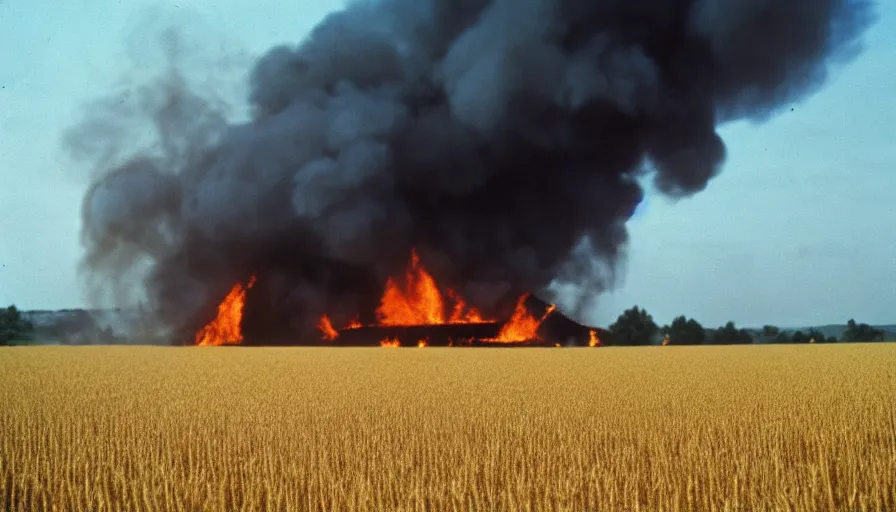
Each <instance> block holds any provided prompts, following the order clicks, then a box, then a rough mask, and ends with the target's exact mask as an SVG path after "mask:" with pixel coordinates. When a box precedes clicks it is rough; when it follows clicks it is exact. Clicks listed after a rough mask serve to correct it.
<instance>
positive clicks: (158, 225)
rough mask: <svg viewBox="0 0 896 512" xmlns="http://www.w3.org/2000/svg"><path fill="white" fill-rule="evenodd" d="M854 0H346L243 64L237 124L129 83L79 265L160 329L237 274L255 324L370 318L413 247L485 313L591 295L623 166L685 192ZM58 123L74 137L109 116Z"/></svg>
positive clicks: (817, 65) (624, 175) (854, 36)
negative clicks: (132, 134) (137, 115)
mask: <svg viewBox="0 0 896 512" xmlns="http://www.w3.org/2000/svg"><path fill="white" fill-rule="evenodd" d="M872 10H873V5H872V4H871V1H870V0H811V1H810V0H601V1H596V0H587V1H586V0H453V1H448V0H382V1H358V2H355V3H352V4H351V5H349V6H348V7H347V8H346V9H344V10H342V11H340V12H336V13H334V14H332V15H330V16H328V17H327V18H326V19H325V20H324V21H323V22H322V23H320V24H319V25H318V26H317V27H316V28H315V29H314V30H313V31H312V33H311V34H310V35H309V36H308V37H307V38H306V39H305V40H304V41H303V42H301V44H299V45H298V46H296V47H277V48H273V49H271V50H270V51H269V52H267V54H266V55H264V56H263V57H262V58H261V59H260V60H259V61H258V62H256V63H255V65H254V68H253V70H252V72H251V76H250V81H249V83H250V94H249V98H248V100H249V103H250V106H251V109H252V113H253V114H252V119H251V120H250V121H248V122H244V123H239V124H228V123H227V122H226V121H225V118H224V117H222V116H221V115H219V114H217V113H216V111H215V109H214V108H212V107H211V106H209V105H208V104H206V103H205V102H204V101H203V100H201V99H200V98H201V97H203V94H202V93H201V91H200V92H199V93H197V94H192V93H190V92H189V91H188V90H187V89H186V88H185V87H183V84H179V83H178V81H177V77H176V76H175V75H176V74H175V75H172V76H173V78H171V80H169V82H167V83H166V84H163V86H161V87H158V88H157V89H148V90H144V91H143V92H142V94H144V96H145V101H144V103H145V104H146V105H148V106H147V107H146V108H147V110H149V111H151V114H152V121H153V123H154V124H155V127H156V130H157V131H158V132H159V133H160V134H162V135H161V137H160V139H159V140H160V143H158V144H157V145H156V147H154V148H152V151H143V152H139V153H134V154H133V155H130V156H128V157H127V158H117V159H111V158H110V159H108V160H109V161H108V162H106V161H105V160H104V161H101V162H100V166H101V167H102V170H101V172H99V173H98V175H97V177H96V179H95V180H94V182H93V184H92V185H91V187H90V188H89V190H88V192H87V194H86V196H85V198H84V201H83V208H82V216H83V233H82V241H83V245H84V248H85V258H84V261H83V266H82V268H83V271H84V272H85V275H86V277H87V278H88V282H89V283H90V285H91V287H92V288H93V289H94V290H103V291H104V292H105V293H107V294H108V293H112V294H113V295H115V296H119V295H121V296H123V295H124V294H125V293H126V292H127V291H128V290H127V289H126V286H125V285H126V284H127V283H133V281H134V279H137V280H138V281H139V282H140V286H141V288H142V289H141V292H142V293H143V295H144V298H143V300H144V304H145V306H146V309H147V310H148V311H150V312H151V313H152V314H153V315H155V319H156V321H157V322H158V324H159V325H161V326H163V327H164V328H165V330H166V332H167V334H168V336H173V338H172V339H175V340H178V341H179V340H181V339H183V338H184V337H188V336H190V335H191V334H192V333H193V332H195V330H196V329H197V328H198V327H200V326H201V325H202V324H204V323H205V322H206V321H208V320H209V318H210V317H211V316H212V315H213V314H214V307H215V305H216V304H217V302H218V301H220V300H221V298H222V297H223V296H224V295H225V294H226V293H227V290H229V289H230V287H231V286H232V285H233V284H234V283H235V282H238V281H243V282H245V281H246V280H247V279H248V277H249V276H250V275H252V274H257V277H258V282H257V285H256V286H255V287H254V288H253V289H252V291H251V294H250V296H249V297H248V299H247V301H248V303H249V304H248V306H247V311H246V323H247V329H248V328H250V327H252V326H254V327H252V328H254V329H255V330H256V332H258V333H260V334H262V335H267V336H274V337H276V336H281V337H282V336H287V335H288V336H302V335H305V334H307V333H310V332H314V330H315V328H314V326H315V324H316V322H317V318H318V317H319V315H320V314H321V313H323V312H328V313H330V315H331V317H334V320H335V321H336V322H337V323H339V322H340V321H345V320H347V319H348V318H349V317H351V316H354V315H356V314H357V313H361V314H362V315H363V314H371V313H372V312H373V310H374V308H375V306H376V301H377V299H378V297H379V295H380V293H381V291H382V285H383V283H384V281H385V279H386V277H387V276H389V275H399V274H401V273H402V272H403V269H404V268H405V266H406V265H407V259H408V255H409V253H410V251H411V248H416V249H417V250H418V252H419V254H420V256H421V259H422V260H423V262H424V264H425V265H426V266H427V267H428V269H429V270H430V271H431V273H432V274H433V275H434V276H435V277H436V279H437V281H438V282H439V283H440V284H442V285H445V286H450V287H452V288H454V289H455V290H456V291H458V292H459V293H461V294H462V295H464V296H466V297H467V298H468V299H469V301H470V302H472V303H474V304H475V305H477V306H479V307H480V308H482V309H484V310H485V311H487V312H495V311H496V308H498V307H499V305H500V304H502V303H503V302H502V300H506V299H505V297H506V296H508V295H511V294H515V293H518V292H521V291H525V290H532V291H535V292H542V293H545V290H546V288H547V287H548V285H550V284H551V283H552V282H553V283H555V284H556V283H559V284H564V283H570V284H584V285H585V286H586V288H587V289H588V291H589V292H593V293H595V294H596V293H599V292H600V291H602V290H603V289H605V288H606V287H607V286H609V285H610V284H611V283H610V281H611V279H612V275H611V274H612V269H613V268H614V267H615V264H616V263H617V262H618V261H619V260H620V258H621V257H622V255H623V252H624V249H625V246H626V240H627V234H626V228H625V223H626V221H627V220H628V219H629V217H630V216H631V215H632V214H633V212H634V210H635V207H636V206H637V205H638V203H639V202H640V201H641V199H642V196H643V192H642V189H641V188H640V186H639V185H638V183H637V181H636V178H637V177H638V176H641V175H649V176H651V177H652V179H653V180H654V182H655V183H656V185H657V187H658V188H659V189H660V190H661V191H662V192H664V193H666V194H669V195H672V196H676V197H681V196H687V195H689V194H693V193H695V192H698V191H700V190H702V189H703V188H704V187H705V186H706V184H707V183H708V181H709V180H710V179H711V178H713V177H714V176H715V175H716V174H717V173H718V172H719V170H720V167H721V165H722V163H723V161H724V158H725V147H724V144H723V143H722V140H721V139H720V137H719V136H718V134H717V133H716V127H717V125H719V124H720V123H724V122H726V121H732V120H736V119H743V118H747V119H753V120H759V121H761V120H763V119H766V118H767V117H769V116H771V115H773V114H774V113H775V112H776V111H777V110H778V109H781V108H783V107H784V106H786V105H788V104H789V103H791V102H794V101H797V100H800V99H803V98H805V97H807V96H808V95H810V94H812V93H813V92H815V91H817V90H818V89H819V88H820V87H821V86H822V84H823V82H824V80H825V78H826V76H827V74H828V72H829V69H830V67H831V65H832V64H835V63H842V62H845V61H848V60H849V59H851V58H852V57H854V56H855V55H856V54H857V53H858V50H859V47H860V44H861V34H862V32H863V31H864V29H865V28H866V27H867V26H868V25H869V24H870V23H871V22H872V21H873V18H874V14H873V12H872ZM75 132H77V133H76V137H74V138H73V139H72V140H74V139H77V140H80V141H81V143H82V144H81V146H82V147H80V148H79V149H80V151H82V152H85V151H88V150H89V148H86V149H85V148H84V147H83V141H85V140H98V139H102V137H104V136H107V135H108V134H106V133H103V132H102V130H98V129H97V127H96V125H95V124H94V125H91V123H86V124H83V125H80V126H79V127H77V128H76V129H75ZM594 262H597V263H598V264H599V265H595V263H594ZM600 269H610V272H609V273H608V272H605V271H601V270H600Z"/></svg>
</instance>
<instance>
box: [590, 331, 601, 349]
mask: <svg viewBox="0 0 896 512" xmlns="http://www.w3.org/2000/svg"><path fill="white" fill-rule="evenodd" d="M588 346H589V347H599V346H601V342H600V338H598V337H597V331H595V330H594V329H591V330H590V331H588Z"/></svg>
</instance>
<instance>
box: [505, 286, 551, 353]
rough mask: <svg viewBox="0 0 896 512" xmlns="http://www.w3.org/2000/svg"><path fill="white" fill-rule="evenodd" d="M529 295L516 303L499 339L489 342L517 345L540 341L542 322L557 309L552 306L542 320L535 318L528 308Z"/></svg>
mask: <svg viewBox="0 0 896 512" xmlns="http://www.w3.org/2000/svg"><path fill="white" fill-rule="evenodd" d="M528 298H529V294H528V293H527V294H525V295H523V296H522V297H520V299H519V300H518V301H517V303H516V307H515V308H514V310H513V316H511V317H510V320H508V321H507V323H506V324H504V327H502V328H501V331H500V332H498V337H497V338H493V339H490V340H488V341H497V342H499V343H517V342H521V341H533V340H537V339H540V338H539V336H538V327H539V326H540V325H541V323H542V322H544V320H545V319H546V318H547V317H548V316H549V315H550V314H551V313H553V312H554V310H555V309H557V306H556V305H555V304H551V305H550V306H548V308H547V309H546V310H545V312H544V314H543V315H542V316H541V318H535V317H534V316H532V314H531V313H529V310H528V308H526V299H528Z"/></svg>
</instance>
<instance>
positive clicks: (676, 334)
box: [608, 306, 885, 346]
mask: <svg viewBox="0 0 896 512" xmlns="http://www.w3.org/2000/svg"><path fill="white" fill-rule="evenodd" d="M610 333H611V334H612V339H611V340H609V342H608V344H610V345H621V346H627V345H653V344H663V345H738V344H750V343H837V342H872V341H883V340H884V335H885V333H884V331H882V330H880V329H875V328H874V327H872V326H870V325H868V324H860V323H856V321H855V320H852V319H850V320H849V321H848V322H847V324H846V329H845V330H844V331H843V334H842V335H841V336H840V337H839V338H838V337H836V336H825V335H824V333H822V332H821V331H819V330H817V329H814V328H813V329H808V330H806V331H802V330H796V331H786V330H783V329H780V328H779V327H776V326H774V325H766V326H764V327H763V328H762V329H739V328H738V327H737V326H736V325H735V323H734V322H728V323H727V324H725V325H723V326H720V327H717V328H707V327H704V326H703V325H701V324H700V322H698V321H697V320H695V319H693V318H687V317H685V316H684V315H682V316H679V317H677V318H675V319H674V320H672V323H671V324H668V325H663V326H659V325H657V324H656V322H654V320H653V317H652V316H651V315H650V314H649V313H648V312H647V311H646V310H645V309H642V308H639V307H638V306H634V307H633V308H631V309H628V310H626V311H625V312H623V313H622V314H621V315H619V318H617V319H616V321H615V322H614V323H613V324H612V325H611V326H610Z"/></svg>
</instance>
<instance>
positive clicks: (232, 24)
mask: <svg viewBox="0 0 896 512" xmlns="http://www.w3.org/2000/svg"><path fill="white" fill-rule="evenodd" d="M75 5H77V6H76V7H75ZM340 5H341V2H336V1H317V2H312V1H307V2H291V3H287V2H277V1H274V0H263V1H255V2H251V3H249V2H235V1H232V0H229V1H221V2H215V1H212V0H181V1H177V2H170V1H169V2H164V1H159V2H151V3H144V4H138V3H136V2H133V3H132V2H124V3H122V2H110V1H99V0H81V1H80V2H77V3H76V4H71V5H70V4H66V3H59V2H50V1H48V0H0V234H2V237H0V304H4V305H5V304H9V303H15V304H17V305H19V306H20V307H23V308H28V309H32V308H62V307H78V306H82V305H84V298H83V294H82V291H81V288H80V286H79V281H78V277H77V262H78V259H79V257H80V254H81V250H80V245H79V240H78V231H79V226H80V218H79V215H80V200H81V196H82V194H83V193H84V189H85V187H86V185H87V182H88V171H87V170H85V169H83V168H80V167H78V166H75V165H74V164H72V163H71V162H70V161H69V160H68V159H67V158H66V157H65V156H64V154H63V153H62V151H61V145H60V139H61V135H62V132H63V130H64V129H65V128H66V127H68V126H70V125H71V124H73V123H74V122H75V121H77V119H78V117H79V113H80V112H81V109H82V108H83V106H84V105H85V103H86V102H87V101H88V100H90V99H92V98H95V97H96V96H98V95H101V94H103V93H104V92H105V91H107V90H109V89H110V87H111V86H112V85H114V84H115V83H116V81H117V80H120V79H121V78H122V76H124V75H125V74H126V73H129V74H131V75H132V77H133V76H139V74H140V70H141V67H142V68H152V66H153V64H152V63H153V62H157V60H153V59H154V56H157V54H158V49H157V48H156V47H154V46H153V45H151V44H149V43H148V42H147V41H148V40H149V38H148V37H144V38H142V39H141V37H139V34H140V31H141V30H143V31H146V30H147V29H146V28H145V26H144V25H143V23H144V22H145V21H146V20H147V16H150V17H154V18H155V19H156V22H157V25H158V26H161V25H163V24H165V23H168V22H180V23H189V26H190V27H191V30H192V31H194V33H196V32H195V31H197V30H199V31H202V36H201V37H199V38H198V40H203V41H206V42H207V43H208V42H210V43H213V44H208V47H207V48H206V52H207V53H215V52H217V53H218V54H219V55H221V56H224V57H227V59H222V60H221V62H222V63H223V64H222V65H226V66H228V67H229V68H232V69H233V70H234V80H238V79H240V78H242V75H241V74H240V70H244V69H245V67H244V66H245V65H248V64H250V63H251V61H252V58H253V57H254V56H257V55H259V54H261V53H262V52H264V51H265V50H266V49H267V48H269V47H271V46H273V45H275V44H279V43H296V42H298V41H299V40H300V39H301V38H302V37H303V36H304V35H305V34H306V33H307V32H308V30H309V29H310V27H312V26H313V25H314V24H315V23H316V22H317V21H318V20H319V19H320V18H321V17H322V16H324V15H325V14H326V13H327V12H328V11H329V10H331V9H334V8H337V7H338V6H340ZM135 32H136V33H137V34H138V36H137V37H134V36H133V34H134V33H135ZM866 42H867V44H866V50H865V52H864V53H863V54H862V55H861V56H860V57H859V58H858V59H857V60H856V61H854V62H853V63H852V64H850V65H848V66H846V67H845V68H842V69H835V70H834V73H833V76H832V79H831V80H830V81H829V83H828V86H827V87H826V88H825V89H824V90H823V91H821V92H820V93H818V94H816V95H815V96H813V97H811V98H810V99H808V100H807V101H804V102H802V103H799V104H795V105H793V110H792V111H790V110H788V111H785V112H784V113H783V114H782V115H780V116H778V117H776V118H774V119H773V120H771V121H769V122H766V123H763V124H758V125H757V124H753V123H749V122H739V123H734V124H729V125H726V126H724V127H723V128H722V129H721V133H722V136H723V138H724V140H725V142H726V144H727V146H728V161H727V163H726V165H725V168H724V170H723V172H722V173H721V175H720V176H719V177H717V178H716V179H714V180H713V181H712V182H711V183H710V185H709V187H708V188H707V189H706V190H705V191H704V192H702V193H700V194H698V195H696V196H694V197H692V198H687V199H683V200H678V201H672V200H669V199H666V198H664V197H661V196H658V195H657V194H654V193H652V192H651V193H649V196H648V201H647V204H646V205H644V206H643V207H642V208H641V209H640V210H639V213H638V215H636V217H635V218H634V219H632V220H631V221H630V223H629V227H630V232H631V246H630V249H629V257H628V260H627V262H626V263H625V264H624V266H623V268H622V269H621V270H622V271H621V272H620V283H619V286H618V287H617V289H615V290H614V291H612V292H610V293H607V294H605V295H604V296H602V297H601V298H600V300H599V302H598V306H597V307H596V308H595V310H594V311H593V313H592V320H593V321H594V322H596V323H600V324H606V323H609V322H611V321H612V320H613V319H614V318H615V317H616V316H617V315H618V314H619V313H620V312H621V311H622V310H623V309H625V308H628V307H630V306H631V305H633V304H635V303H637V304H638V305H640V306H643V307H646V308H647V309H648V311H650V312H651V313H652V314H653V315H654V317H655V318H656V319H657V320H658V321H659V322H663V323H665V322H668V321H670V320H671V319H672V317H674V316H676V315H678V314H682V313H684V314H687V315H689V316H694V317H696V318H697V319H698V320H700V321H701V322H703V323H705V324H707V325H718V324H721V323H724V322H725V321H727V320H729V319H730V320H735V321H737V322H738V323H739V324H742V325H761V324H763V323H775V324H779V325H804V324H818V323H831V322H843V321H845V320H846V319H848V318H850V317H855V318H856V319H857V320H860V321H865V322H872V323H889V322H896V285H894V283H896V143H894V142H893V141H894V140H896V138H894V134H893V132H894V129H896V126H894V120H896V2H891V1H887V2H882V3H881V6H880V21H879V22H878V24H877V25H876V26H875V27H874V28H873V29H872V30H871V31H870V32H869V33H868V37H867V40H866ZM218 49H221V50H218ZM234 99H238V98H234Z"/></svg>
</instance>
